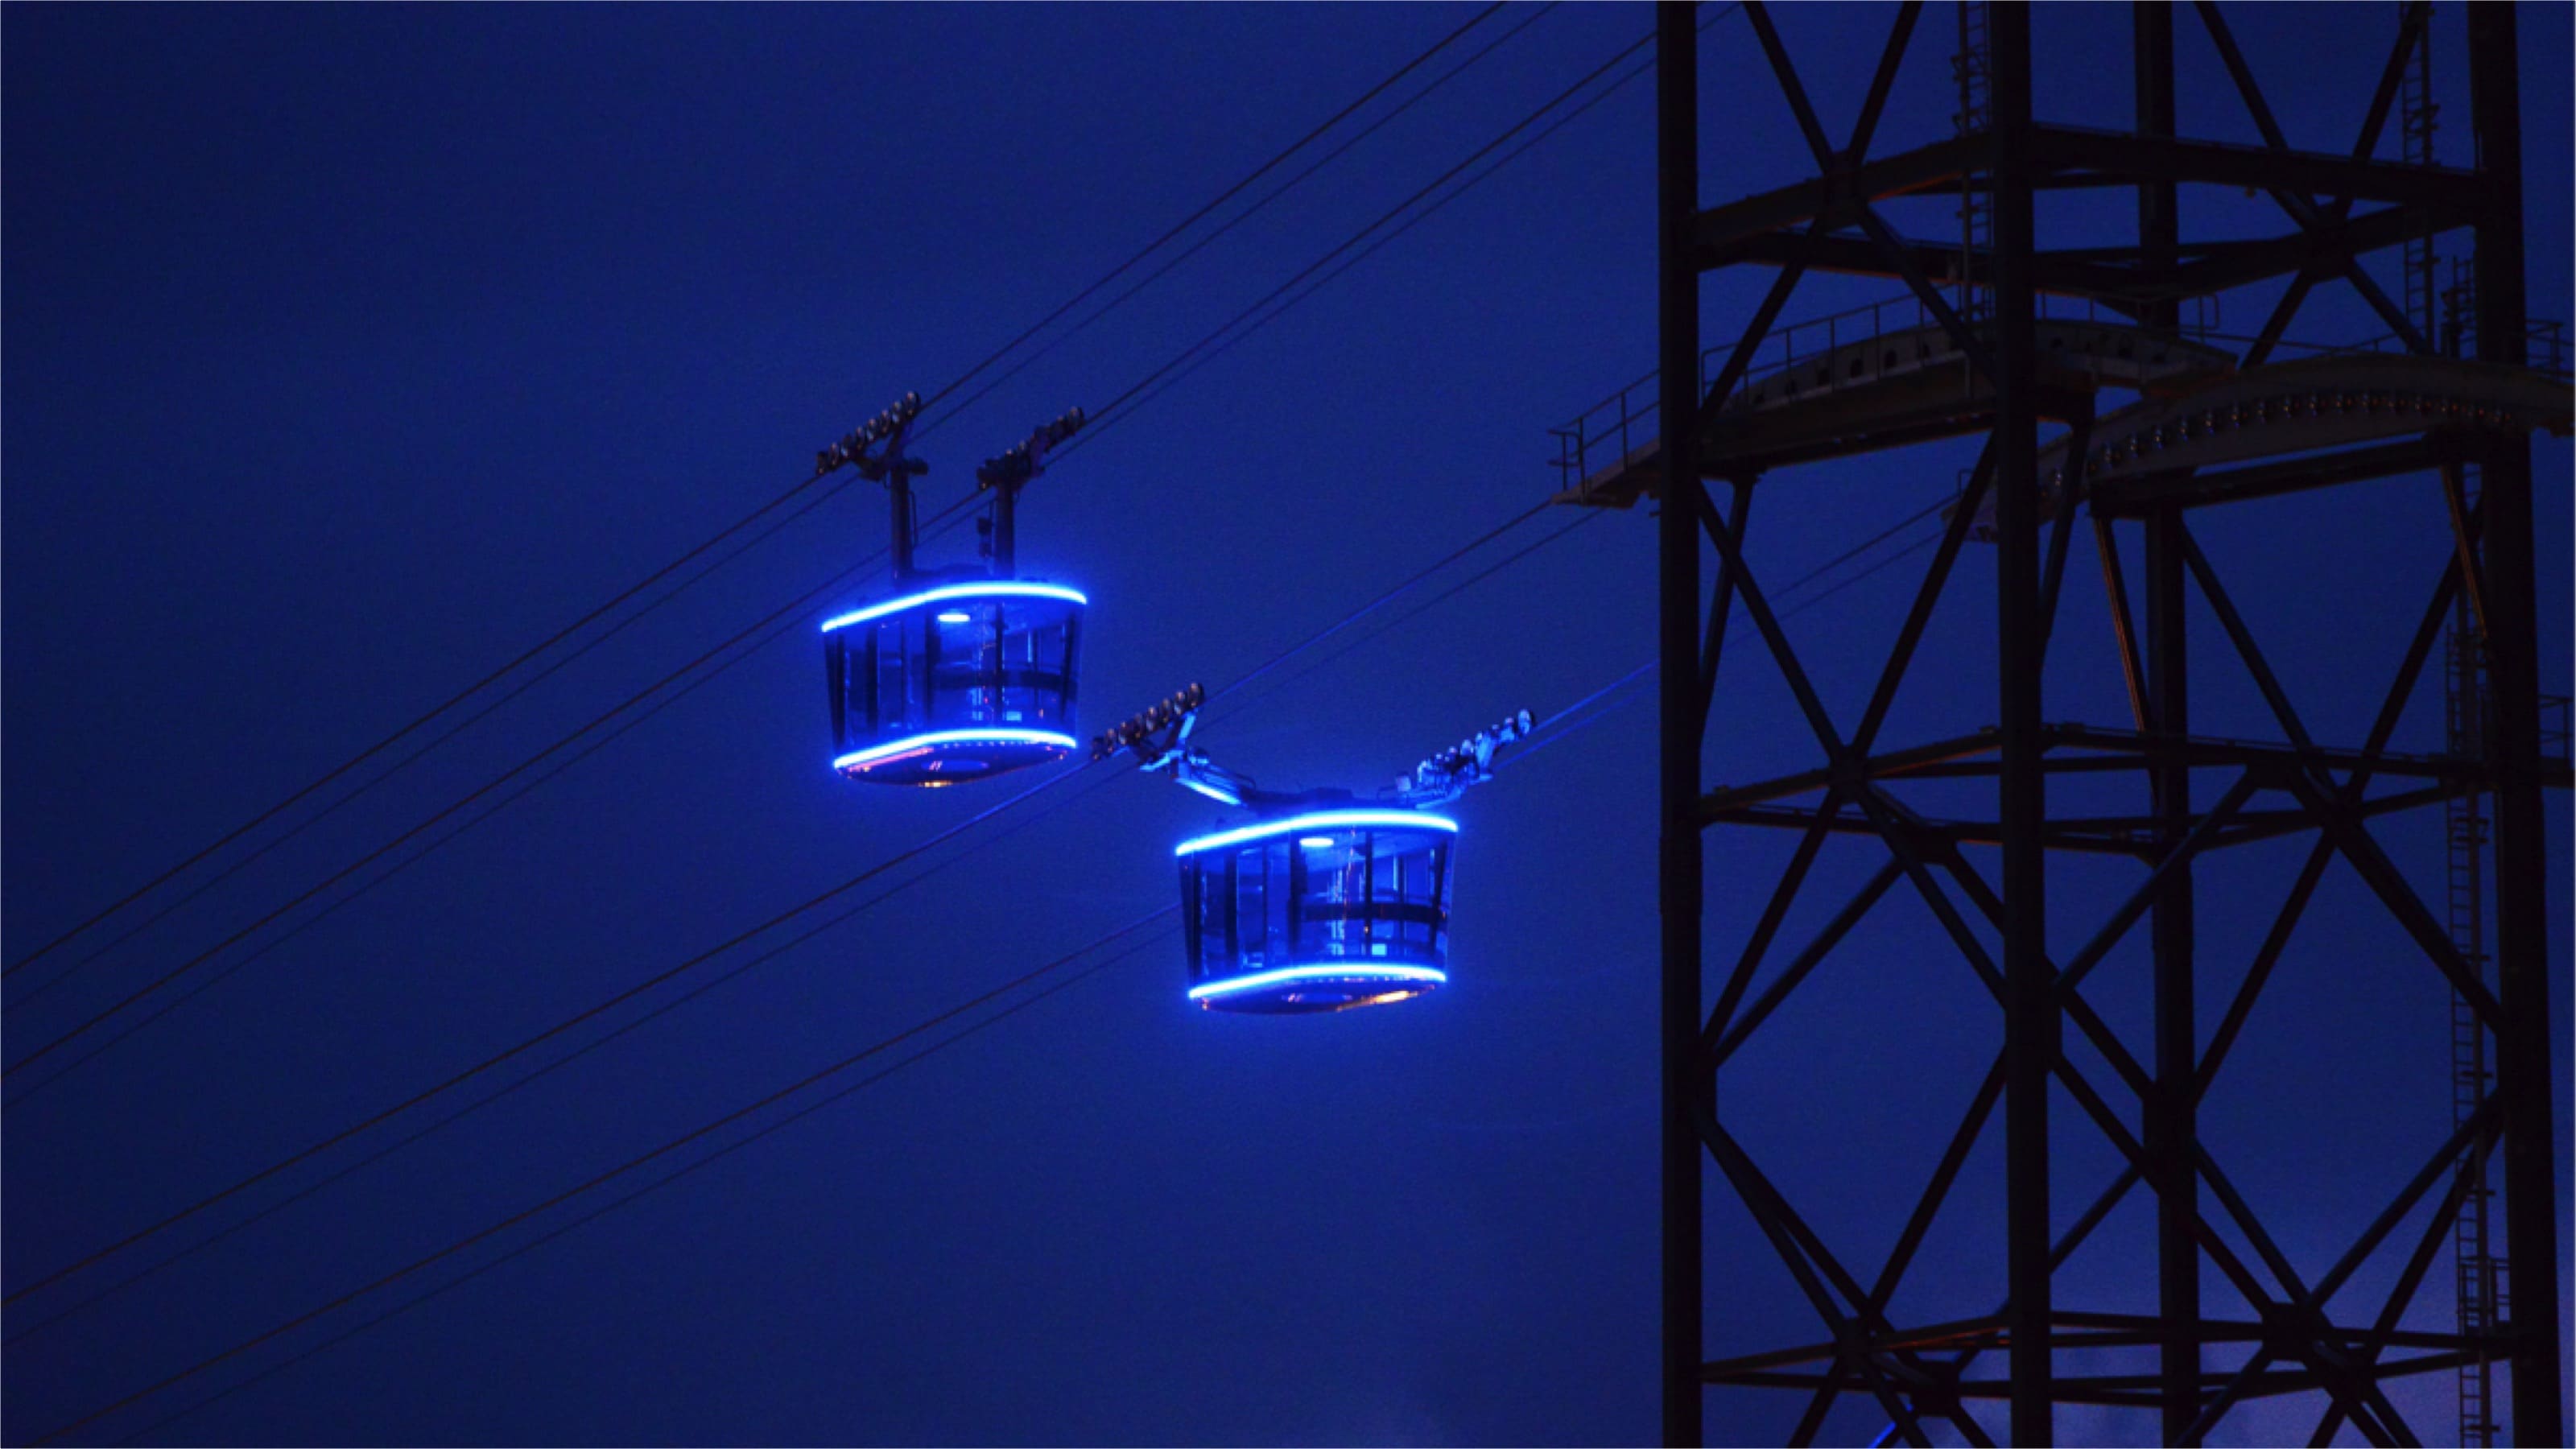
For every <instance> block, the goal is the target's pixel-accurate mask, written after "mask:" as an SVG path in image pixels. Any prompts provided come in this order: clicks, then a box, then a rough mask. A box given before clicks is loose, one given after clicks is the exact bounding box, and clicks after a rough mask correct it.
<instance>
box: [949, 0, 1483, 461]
mask: <svg viewBox="0 0 2576 1449" xmlns="http://www.w3.org/2000/svg"><path fill="white" fill-rule="evenodd" d="M1502 8H1503V6H1502V0H1496V3H1494V4H1491V5H1488V6H1486V7H1485V8H1484V9H1482V10H1479V11H1477V12H1476V13H1475V14H1474V15H1471V16H1469V17H1468V18H1467V23H1466V24H1464V25H1461V26H1459V27H1458V28H1457V29H1455V30H1453V31H1450V32H1449V33H1448V34H1447V35H1444V36H1442V37H1441V38H1440V39H1439V40H1438V41H1435V42H1434V43H1433V44H1432V46H1431V48H1430V49H1428V50H1426V51H1424V52H1422V53H1421V54H1420V55H1417V56H1415V57H1414V58H1413V59H1411V60H1408V61H1406V62H1405V63H1404V64H1403V65H1401V66H1398V67H1396V69H1395V72H1394V73H1393V74H1391V75H1389V76H1388V77H1387V78H1386V79H1384V80H1382V81H1379V82H1378V83H1377V84H1376V85H1374V86H1371V87H1369V89H1368V90H1366V91H1365V92H1363V93H1362V94H1361V95H1360V98H1359V99H1358V100H1355V101H1353V102H1351V103H1350V104H1349V105H1347V106H1344V107H1342V108H1341V109H1340V110H1338V111H1335V112H1334V113H1333V114H1332V115H1330V116H1328V117H1326V118H1325V120H1324V122H1323V124H1321V125H1319V126H1317V127H1315V129H1313V130H1311V131H1308V132H1307V133H1306V134H1305V135H1303V136H1300V137H1298V138H1297V139H1296V140H1295V141H1294V142H1292V143H1290V145H1289V146H1288V148H1287V149H1286V150H1284V151H1281V152H1280V153H1279V154H1277V155H1275V156H1273V157H1271V158H1270V159H1269V160H1267V161H1264V162H1262V163H1261V164H1260V165H1259V166H1256V167H1254V168H1253V169H1252V171H1251V173H1250V174H1249V175H1246V176H1245V177H1244V178H1243V179H1242V180H1240V181H1238V182H1236V183H1234V184H1233V185H1232V186H1229V187H1227V188H1226V189H1225V190H1224V191H1222V192H1219V193H1218V194H1217V197H1216V199H1215V200H1214V201H1211V202H1209V203H1208V204H1207V205H1205V206H1202V207H1200V208H1199V209H1198V210H1196V211H1194V212H1191V213H1190V214H1189V215H1188V216H1185V217H1183V218H1181V219H1180V220H1179V221H1178V222H1176V223H1174V224H1173V226H1172V227H1171V229H1170V230H1168V231H1166V232H1164V233H1163V234H1162V235H1161V236H1158V237H1156V238H1154V239H1153V240H1152V241H1150V242H1147V243H1146V244H1145V245H1144V246H1143V247H1142V248H1140V249H1139V250H1138V251H1137V252H1136V253H1135V255H1133V256H1131V257H1129V258H1128V259H1127V260H1125V261H1123V262H1120V263H1119V264H1118V265H1117V266H1114V267H1112V268H1110V269H1109V270H1108V271H1107V272H1105V273H1102V274H1101V276H1100V279H1099V280H1097V281H1095V282H1093V283H1092V284H1091V285H1090V286H1088V287H1085V288H1083V289H1082V290H1081V291H1079V292H1076V293H1074V294H1073V295H1072V296H1071V297H1069V298H1067V299H1066V300H1065V303H1064V305H1062V306H1060V307H1058V308H1056V309H1055V310H1054V311H1052V312H1049V313H1048V314H1046V315H1045V316H1044V317H1041V318H1039V319H1038V320H1037V321H1036V322H1035V323H1033V324H1032V325H1031V326H1030V327H1029V328H1028V330H1026V331H1024V332H1022V333H1021V334H1020V335H1019V336H1017V337H1014V338H1012V339H1011V340H1010V341H1008V342H1005V343H1003V344H1002V345H1001V346H1000V347H998V348H995V349H994V350H993V353H992V355H991V356H989V357H987V358H985V359H984V360H983V361H981V362H979V363H976V364H975V365H974V366H973V367H970V368H968V369H966V371H965V372H964V373H963V374H962V375H960V376H959V377H958V378H957V380H956V381H954V382H952V383H950V384H948V385H947V386H946V387H943V388H941V389H940V390H939V391H937V392H935V393H932V394H931V395H930V396H929V397H928V398H927V399H925V400H924V403H923V405H924V406H925V407H928V406H932V405H935V404H937V403H938V402H939V400H940V399H942V398H944V397H946V396H948V395H949V394H950V393H952V392H955V391H956V390H957V389H959V388H961V387H964V386H965V385H966V384H967V383H969V382H972V381H973V380H974V379H975V378H976V377H977V376H979V375H981V374H982V373H983V371H984V370H985V369H986V368H988V367H991V366H992V365H993V364H994V363H996V362H999V361H1001V360H1002V359H1003V358H1005V357H1007V356H1009V355H1010V354H1011V353H1012V352H1013V351H1014V350H1016V349H1017V348H1018V347H1019V346H1020V344H1022V343H1024V342H1026V341H1028V340H1029V339H1030V338H1032V337H1035V336H1037V335H1038V334H1039V333H1041V332H1043V331H1045V330H1046V329H1047V328H1048V327H1050V326H1052V325H1054V324H1055V323H1056V322H1057V321H1058V320H1060V319H1061V318H1062V317H1063V316H1064V315H1065V314H1066V313H1067V312H1070V311H1072V310H1073V309H1074V308H1076V307H1079V306H1081V305H1082V304H1083V303H1084V302H1086V301H1088V300H1090V298H1091V297H1092V296H1093V295H1094V294H1095V293H1097V292H1099V290H1100V289H1101V288H1103V287H1106V286H1108V285H1109V284H1110V283H1111V282H1114V281H1116V280H1118V279H1119V278H1120V277H1122V276H1124V275H1126V273H1127V272H1128V270H1129V269H1130V268H1132V267H1134V266H1135V265H1136V264H1137V263H1139V262H1142V261H1143V260H1145V258H1147V257H1149V256H1151V255H1153V254H1154V253H1155V252H1157V251H1160V250H1161V249H1162V248H1163V246H1164V245H1165V244H1166V243H1168V242H1170V241H1171V240H1172V239H1173V238H1174V237H1177V236H1179V235H1180V234H1181V233H1182V232H1185V231H1187V230H1189V229H1190V228H1191V227H1193V226H1195V225H1197V224H1198V223H1199V222H1201V221H1203V220H1205V219H1206V218H1207V216H1208V214H1209V213H1211V212H1213V211H1215V210H1216V209H1217V208H1218V207H1220V206H1223V205H1225V204H1226V203H1227V202H1229V201H1232V200H1233V199H1234V198H1235V197H1237V196H1240V195H1242V194H1243V192H1244V190H1245V188H1247V187H1249V186H1251V185H1252V183H1254V182H1256V181H1258V180H1260V179H1261V178H1262V177H1264V176H1267V175H1269V174H1270V173H1271V172H1272V171H1275V170H1277V169H1278V168H1279V166H1280V165H1281V164H1282V163H1284V162H1286V161H1287V159H1288V158H1289V157H1291V156H1294V155H1296V154H1297V153H1298V152H1300V151H1302V150H1304V149H1306V148H1307V147H1308V146H1310V145H1312V144H1314V142H1315V141H1316V139H1317V138H1318V137H1321V136H1322V135H1323V134H1324V133H1325V132H1326V131H1329V130H1331V129H1332V128H1333V127H1335V126H1338V125H1340V124H1341V123H1342V122H1343V121H1345V120H1348V119H1349V118H1350V117H1351V115H1352V114H1353V113H1354V112H1356V111H1358V110H1359V109H1360V108H1361V107H1363V106H1365V105H1367V104H1368V103H1369V102H1371V101H1373V100H1376V99H1377V98H1378V97H1379V96H1382V95H1384V94H1386V92H1387V90H1388V88H1389V87H1391V86H1393V85H1394V84H1395V83H1396V82H1397V81H1400V80H1402V79H1404V78H1405V77H1406V76H1408V75H1410V74H1412V73H1413V72H1414V71H1416V70H1418V69H1420V68H1421V67H1422V66H1423V65H1424V63H1426V62H1428V61H1429V60H1430V59H1431V57H1433V56H1435V55H1438V54H1439V53H1440V52H1441V51H1444V50H1446V49H1448V48H1449V47H1450V46H1451V45H1453V44H1455V43H1456V42H1457V40H1458V38H1459V37H1460V36H1463V35H1465V34H1466V33H1467V32H1468V31H1470V30H1473V29H1475V28H1476V27H1477V26H1479V25H1482V24H1484V23H1485V21H1486V20H1488V19H1490V18H1492V16H1493V15H1494V13H1495V12H1496V11H1499V10H1501V9H1502ZM1265 204H1266V203H1265ZM1256 209H1258V208H1256ZM1228 224H1229V225H1231V224H1232V223H1228ZM1128 295H1131V296H1132V295H1133V293H1132V292H1131V293H1129V294H1128ZM1125 300H1126V297H1123V296H1122V297H1121V298H1119V301H1122V302H1123V301H1125ZM1116 305H1118V304H1117V302H1112V303H1110V304H1109V306H1110V307H1115V306H1116ZM1101 310H1102V311H1104V312H1105V311H1107V310H1109V308H1108V307H1104V308H1102V309H1101ZM1092 320H1093V321H1097V320H1099V319H1098V318H1097V317H1096V316H1095V317H1094V318H1093V319H1092ZM1083 325H1084V326H1089V325H1090V324H1089V323H1084V324H1083ZM989 391H991V389H990V388H986V389H984V390H983V391H980V392H978V393H976V394H975V397H970V398H968V399H967V400H966V401H964V402H962V403H959V404H958V405H957V406H956V408H954V409H952V410H951V411H950V414H949V416H951V417H953V416H955V415H956V414H957V413H959V412H963V411H964V410H966V409H967V408H969V407H972V406H973V405H974V403H975V400H976V398H980V397H982V396H983V395H984V393H985V392H989ZM931 426H936V423H935V422H934V423H933V424H930V425H928V426H925V427H924V428H923V430H922V431H923V432H925V433H927V432H928V431H929V429H930V427H931Z"/></svg>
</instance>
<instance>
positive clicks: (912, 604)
mask: <svg viewBox="0 0 2576 1449" xmlns="http://www.w3.org/2000/svg"><path fill="white" fill-rule="evenodd" d="M1085 602H1086V601H1085V600H1084V598H1083V596H1082V595H1081V594H1079V593H1077V592H1075V591H1074V590H1072V589H1068V588H1065V587H1063V586H1062V585H1059V584H1036V583H1025V582H1017V581H1002V580H985V581H980V582H974V583H962V584H950V585H946V586H943V587H938V588H926V589H922V590H919V591H917V592H914V593H911V594H907V595H905V596H903V597H901V598H898V599H889V600H887V601H885V602H884V603H880V604H872V605H870V606H869V607H867V608H864V609H860V610H858V611H856V612H854V613H849V614H843V615H841V616H840V617H838V618H835V619H831V620H828V621H826V622H825V623H824V625H823V665H824V675H825V683H826V685H827V686H828V688H829V691H830V694H831V702H832V739H833V745H834V749H833V760H832V768H834V769H836V770H839V771H840V772H841V773H842V774H844V775H847V776H848V777H850V778H851V779H853V780H869V781H875V782H878V783H883V784H893V785H954V784H959V783H962V782H964V781H967V780H976V779H982V778H984V777H986V776H988V775H998V774H1001V773H1003V772H1004V771H1008V770H1017V769H1022V768H1025V767H1027V766H1030V765H1043V764H1048V763H1051V762H1053V761H1056V760H1060V759H1063V758H1064V757H1065V756H1066V755H1067V754H1070V753H1071V752H1072V751H1073V748H1074V734H1073V729H1074V724H1073V705H1074V678H1075V670H1076V665H1077V661H1078V657H1079V651H1080V648H1081V642H1082V609H1083V605H1084V603H1085Z"/></svg>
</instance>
